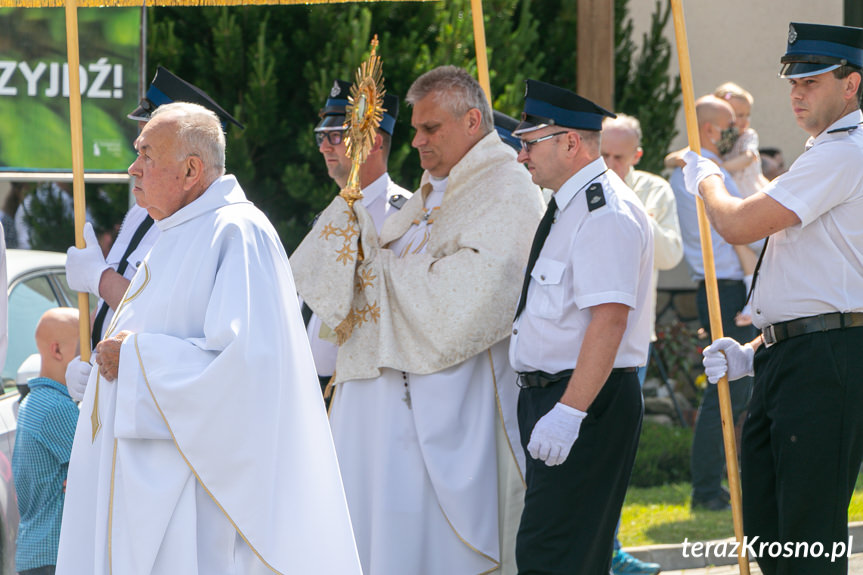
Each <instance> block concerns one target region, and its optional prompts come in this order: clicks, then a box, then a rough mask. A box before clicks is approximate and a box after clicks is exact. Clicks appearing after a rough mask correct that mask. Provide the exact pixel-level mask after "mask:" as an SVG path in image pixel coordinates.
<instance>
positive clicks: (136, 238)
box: [90, 215, 153, 349]
mask: <svg viewBox="0 0 863 575" xmlns="http://www.w3.org/2000/svg"><path fill="white" fill-rule="evenodd" d="M152 226H153V218H151V217H150V216H149V215H147V217H146V218H144V221H143V222H141V223H140V224H138V229H136V230H135V233H134V234H133V235H132V239H131V240H129V246H128V247H127V248H126V251H125V253H124V254H123V257H122V258H120V265H119V266H117V273H118V274H120V275H123V272H125V271H126V268H127V267H129V256H131V255H132V252H134V251H135V248H137V247H138V245H139V244H140V243H141V240H142V239H144V235H145V234H146V233H147V231H148V230H149V229H150V228H151V227H152ZM107 315H108V304H107V302H105V301H104V300H103V301H102V306H101V307H100V308H99V311H98V312H97V313H96V318H95V319H94V320H93V331H92V333H91V334H90V339H91V343H92V344H93V347H92V348H91V349H96V344H97V343H99V341H100V340H101V339H102V327H103V326H104V325H105V317H106V316H107Z"/></svg>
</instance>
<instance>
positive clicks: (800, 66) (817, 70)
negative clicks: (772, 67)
mask: <svg viewBox="0 0 863 575" xmlns="http://www.w3.org/2000/svg"><path fill="white" fill-rule="evenodd" d="M838 67H839V65H838V64H818V63H813V62H789V63H788V64H785V65H783V66H782V70H780V71H779V77H780V78H806V77H807V76H817V75H818V74H824V73H825V72H832V71H833V70H835V69H836V68H838Z"/></svg>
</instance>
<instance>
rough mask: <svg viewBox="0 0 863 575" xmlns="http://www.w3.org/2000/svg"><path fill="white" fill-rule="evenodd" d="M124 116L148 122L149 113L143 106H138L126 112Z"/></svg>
mask: <svg viewBox="0 0 863 575" xmlns="http://www.w3.org/2000/svg"><path fill="white" fill-rule="evenodd" d="M126 117H127V118H129V119H130V120H135V121H137V122H149V121H150V114H149V113H148V112H147V111H146V110H145V109H144V108H142V107H140V106H138V107H137V108H135V109H134V110H132V111H131V112H129V113H128V114H126Z"/></svg>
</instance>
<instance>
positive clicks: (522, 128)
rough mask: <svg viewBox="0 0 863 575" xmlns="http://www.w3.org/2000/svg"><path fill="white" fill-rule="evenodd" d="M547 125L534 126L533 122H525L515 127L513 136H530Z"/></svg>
mask: <svg viewBox="0 0 863 575" xmlns="http://www.w3.org/2000/svg"><path fill="white" fill-rule="evenodd" d="M547 125H548V124H534V123H533V122H528V121H527V120H523V121H521V122H519V124H518V126H516V127H515V130H513V131H512V135H513V136H520V135H522V134H528V133H530V132H533V131H535V130H539V129H540V128H545V127H546V126H547Z"/></svg>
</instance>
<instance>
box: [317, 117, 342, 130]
mask: <svg viewBox="0 0 863 575" xmlns="http://www.w3.org/2000/svg"><path fill="white" fill-rule="evenodd" d="M344 127H345V117H344V116H324V117H323V119H321V121H320V122H319V123H318V125H317V126H315V132H325V131H328V130H341V129H342V128H344Z"/></svg>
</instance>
